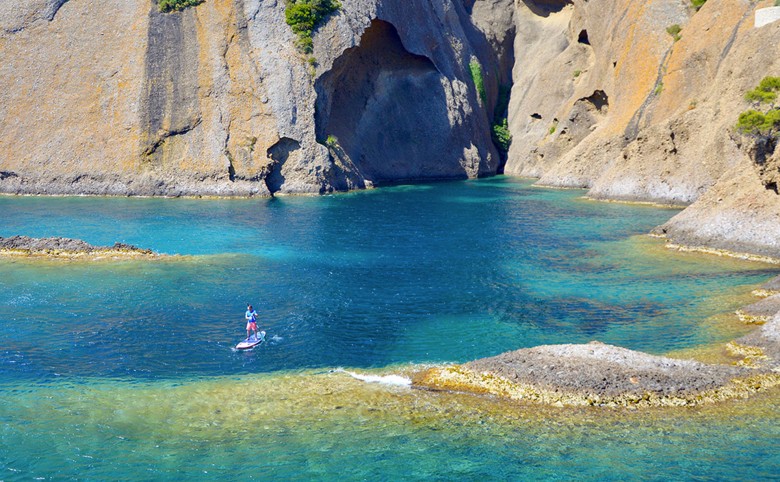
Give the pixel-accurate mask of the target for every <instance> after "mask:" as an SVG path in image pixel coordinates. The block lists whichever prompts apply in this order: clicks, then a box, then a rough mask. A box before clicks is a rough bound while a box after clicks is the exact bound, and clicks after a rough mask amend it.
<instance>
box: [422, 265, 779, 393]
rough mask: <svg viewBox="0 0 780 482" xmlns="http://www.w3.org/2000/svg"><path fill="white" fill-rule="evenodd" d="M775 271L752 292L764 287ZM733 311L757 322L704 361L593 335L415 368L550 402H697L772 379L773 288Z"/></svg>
mask: <svg viewBox="0 0 780 482" xmlns="http://www.w3.org/2000/svg"><path fill="white" fill-rule="evenodd" d="M778 285H780V277H778V278H776V279H774V280H772V281H770V282H769V283H766V284H765V285H764V286H762V288H761V290H757V293H759V294H763V293H771V292H772V291H773V290H774V289H775V288H777V286H778ZM737 314H738V315H739V316H740V318H741V319H743V321H745V322H748V323H756V324H762V325H761V326H760V327H759V328H757V329H756V330H755V331H753V332H751V333H750V334H748V335H746V336H744V337H742V338H739V339H738V340H735V341H732V342H731V343H729V344H727V346H726V349H727V351H728V352H729V354H730V355H731V356H733V357H735V358H737V359H738V360H736V361H735V362H734V363H733V364H732V365H718V364H707V363H701V362H698V361H693V360H678V359H673V358H668V357H663V356H655V355H650V354H646V353H642V352H637V351H633V350H628V349H625V348H620V347H617V346H612V345H605V344H603V343H599V342H591V343H588V344H585V345H547V346H539V347H534V348H526V349H521V350H516V351H512V352H507V353H503V354H501V355H498V356H495V357H490V358H483V359H479V360H475V361H472V362H469V363H465V364H463V365H451V366H443V367H433V368H430V369H427V370H425V371H422V372H420V373H418V374H417V375H416V376H415V378H414V386H415V387H417V388H422V389H432V390H447V391H461V392H472V393H477V394H490V395H494V396H498V397H501V398H508V399H512V400H517V401H523V402H531V403H541V404H545V405H553V406H561V407H562V406H610V407H662V406H697V405H702V404H709V403H716V402H721V401H725V400H730V399H736V398H744V397H747V396H749V395H750V394H752V393H755V392H758V391H761V390H766V389H769V388H772V387H776V386H780V295H777V294H775V295H773V296H770V297H767V298H766V299H764V300H761V301H759V302H757V303H754V304H752V305H749V306H747V307H744V308H743V309H742V310H740V311H738V312H737Z"/></svg>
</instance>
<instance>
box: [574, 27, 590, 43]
mask: <svg viewBox="0 0 780 482" xmlns="http://www.w3.org/2000/svg"><path fill="white" fill-rule="evenodd" d="M577 42H579V43H581V44H585V45H590V40H588V31H587V30H584V29H583V30H582V31H581V32H580V35H579V36H578V37H577Z"/></svg>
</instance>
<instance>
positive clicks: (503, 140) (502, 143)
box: [491, 118, 512, 153]
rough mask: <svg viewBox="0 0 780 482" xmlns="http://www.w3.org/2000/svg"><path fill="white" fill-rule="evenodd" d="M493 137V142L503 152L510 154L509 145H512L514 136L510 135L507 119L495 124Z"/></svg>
mask: <svg viewBox="0 0 780 482" xmlns="http://www.w3.org/2000/svg"><path fill="white" fill-rule="evenodd" d="M491 137H492V138H493V142H494V143H495V144H496V146H498V148H499V149H501V151H502V152H505V153H506V152H509V144H511V143H512V134H510V133H509V125H508V124H507V121H506V118H504V119H503V121H501V122H499V123H496V124H493V130H492V132H491Z"/></svg>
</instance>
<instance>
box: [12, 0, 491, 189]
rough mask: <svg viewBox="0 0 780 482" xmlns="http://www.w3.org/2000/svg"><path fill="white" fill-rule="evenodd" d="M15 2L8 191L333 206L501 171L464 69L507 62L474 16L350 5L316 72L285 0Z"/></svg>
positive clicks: (362, 0) (320, 45)
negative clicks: (355, 194)
mask: <svg viewBox="0 0 780 482" xmlns="http://www.w3.org/2000/svg"><path fill="white" fill-rule="evenodd" d="M18 3H19V2H9V1H5V0H4V1H3V2H2V3H0V52H2V57H3V59H4V62H3V64H2V66H0V69H2V72H1V74H0V190H1V191H3V192H11V193H35V194H39V193H43V194H70V193H73V194H120V195H124V194H129V195H255V194H259V195H268V194H270V193H275V192H282V193H322V192H329V191H333V190H346V189H352V188H360V187H364V186H366V185H367V184H373V183H378V182H386V181H397V180H403V179H415V180H418V179H433V178H467V177H476V176H478V175H483V174H493V173H495V172H496V170H497V168H498V163H499V156H498V153H497V152H496V150H495V148H494V147H493V145H492V142H491V140H490V123H489V121H488V114H487V113H488V109H487V108H486V106H485V105H483V102H482V100H481V99H479V98H478V94H477V92H476V90H475V88H474V84H473V81H472V79H471V77H470V76H469V70H468V69H469V64H470V63H471V62H478V63H479V64H480V65H482V66H483V68H484V69H485V71H486V72H488V71H489V72H492V71H493V70H495V69H494V64H495V63H496V60H494V59H495V55H493V48H492V47H491V45H490V43H489V40H488V39H487V38H486V36H485V35H484V34H482V33H481V32H480V31H479V30H478V29H477V28H475V27H474V25H473V24H472V23H471V21H470V17H469V14H468V12H467V8H466V7H465V6H464V5H463V4H461V3H460V2H457V1H450V0H442V1H437V2H429V1H424V0H413V1H404V2H397V1H380V0H353V1H344V2H343V6H342V8H341V9H339V10H338V11H337V12H336V13H335V14H333V15H331V16H330V17H329V18H328V19H326V20H327V21H326V22H325V24H324V25H322V26H321V27H320V28H318V29H317V31H316V32H315V42H314V45H315V47H314V53H313V58H309V57H307V56H305V55H302V54H301V53H300V52H299V51H298V49H297V48H296V43H295V36H294V34H293V32H292V30H291V29H290V27H289V26H288V25H287V24H286V22H285V15H284V12H285V2H283V1H275V0H209V1H207V2H205V3H203V4H201V5H199V6H197V7H195V8H188V9H185V10H183V11H181V12H172V13H161V12H160V11H159V9H158V7H157V5H156V2H153V1H150V0H133V1H124V0H123V1H119V0H108V1H106V2H97V3H95V2H87V1H85V0H70V1H65V0H27V1H24V2H21V4H22V7H19V6H18ZM493 90H495V89H493ZM329 136H332V137H331V138H332V139H336V140H337V141H336V142H331V143H326V139H328V137H329ZM326 144H329V145H326Z"/></svg>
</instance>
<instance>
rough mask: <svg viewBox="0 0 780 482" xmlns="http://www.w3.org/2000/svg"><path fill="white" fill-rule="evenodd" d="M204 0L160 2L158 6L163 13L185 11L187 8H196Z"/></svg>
mask: <svg viewBox="0 0 780 482" xmlns="http://www.w3.org/2000/svg"><path fill="white" fill-rule="evenodd" d="M203 2H204V0H158V2H157V6H158V7H159V9H160V11H161V12H163V13H168V12H175V11H180V10H184V9H185V8H187V7H195V6H198V5H200V4H201V3H203Z"/></svg>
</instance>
